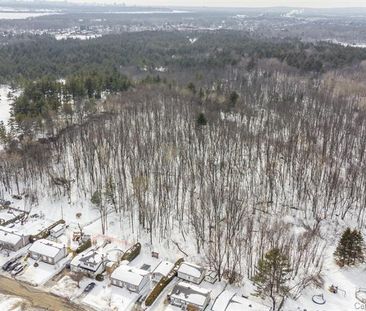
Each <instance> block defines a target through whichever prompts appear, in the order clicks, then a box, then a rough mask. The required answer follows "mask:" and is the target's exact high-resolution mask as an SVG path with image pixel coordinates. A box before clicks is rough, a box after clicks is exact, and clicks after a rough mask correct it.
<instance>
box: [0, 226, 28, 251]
mask: <svg viewBox="0 0 366 311" xmlns="http://www.w3.org/2000/svg"><path fill="white" fill-rule="evenodd" d="M28 244H29V236H25V235H23V234H22V233H20V232H18V231H15V230H11V229H9V228H6V227H0V247H1V248H3V249H7V250H10V251H14V252H16V251H18V250H20V249H21V248H22V247H24V246H26V245H28Z"/></svg>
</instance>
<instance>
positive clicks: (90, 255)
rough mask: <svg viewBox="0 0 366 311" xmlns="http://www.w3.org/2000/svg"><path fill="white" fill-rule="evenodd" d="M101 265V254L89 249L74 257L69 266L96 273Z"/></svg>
mask: <svg viewBox="0 0 366 311" xmlns="http://www.w3.org/2000/svg"><path fill="white" fill-rule="evenodd" d="M102 263H103V254H101V253H100V252H98V251H96V250H94V249H89V250H86V251H85V252H82V253H81V254H79V255H77V256H76V257H74V258H73V259H72V261H71V263H70V264H71V265H73V266H76V267H80V268H83V269H86V270H90V271H97V270H98V268H99V266H100V265H101V264H102Z"/></svg>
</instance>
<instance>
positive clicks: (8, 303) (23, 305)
mask: <svg viewBox="0 0 366 311" xmlns="http://www.w3.org/2000/svg"><path fill="white" fill-rule="evenodd" d="M0 310H2V311H23V310H28V311H31V310H35V309H34V308H31V307H30V306H29V304H28V302H27V301H26V300H24V299H22V298H19V297H16V296H10V295H4V294H0Z"/></svg>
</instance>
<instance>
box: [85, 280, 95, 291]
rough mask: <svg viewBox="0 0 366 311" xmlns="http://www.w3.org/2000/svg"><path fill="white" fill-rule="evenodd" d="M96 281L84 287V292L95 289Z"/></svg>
mask: <svg viewBox="0 0 366 311" xmlns="http://www.w3.org/2000/svg"><path fill="white" fill-rule="evenodd" d="M95 285H96V284H95V283H94V282H91V283H89V284H88V285H87V286H86V287H85V289H84V293H90V292H91V291H92V290H93V288H94V287H95Z"/></svg>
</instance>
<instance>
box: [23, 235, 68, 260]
mask: <svg viewBox="0 0 366 311" xmlns="http://www.w3.org/2000/svg"><path fill="white" fill-rule="evenodd" d="M29 255H30V257H31V258H33V259H34V260H41V261H43V262H45V263H49V264H52V265H54V264H56V263H57V262H59V261H60V260H61V259H62V258H65V257H66V255H67V251H66V247H65V245H64V244H60V243H56V242H53V241H50V240H46V239H41V240H37V241H35V242H34V243H33V244H32V246H31V247H30V248H29Z"/></svg>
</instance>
